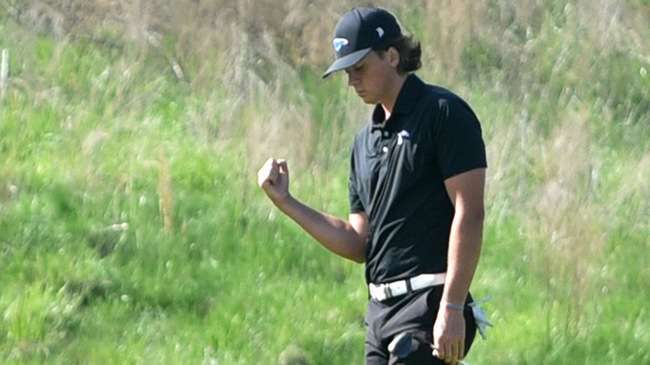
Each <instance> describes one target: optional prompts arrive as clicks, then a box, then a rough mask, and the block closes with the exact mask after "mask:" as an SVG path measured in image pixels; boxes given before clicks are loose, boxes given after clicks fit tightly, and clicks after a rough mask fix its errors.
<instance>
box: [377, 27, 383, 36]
mask: <svg viewBox="0 0 650 365" xmlns="http://www.w3.org/2000/svg"><path fill="white" fill-rule="evenodd" d="M375 30H376V31H377V34H379V38H381V37H383V36H384V30H383V29H381V27H377V29H375Z"/></svg>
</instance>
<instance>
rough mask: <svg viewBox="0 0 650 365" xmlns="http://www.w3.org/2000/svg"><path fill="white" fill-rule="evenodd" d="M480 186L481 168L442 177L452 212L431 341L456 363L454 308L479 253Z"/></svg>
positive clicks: (458, 314) (458, 330)
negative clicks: (441, 290) (438, 302)
mask: <svg viewBox="0 0 650 365" xmlns="http://www.w3.org/2000/svg"><path fill="white" fill-rule="evenodd" d="M484 186H485V169H475V170H471V171H467V172H465V173H462V174H459V175H456V176H454V177H451V178H449V179H447V180H445V187H446V188H447V193H448V194H449V199H451V202H452V203H453V205H454V210H455V212H454V219H453V221H452V223H451V232H450V234H449V251H448V253H447V255H448V256H447V279H446V281H445V287H444V291H443V294H442V300H441V302H440V309H439V310H438V315H437V317H436V322H435V324H434V327H433V342H434V347H435V350H434V355H435V356H438V357H439V358H441V359H443V360H444V361H445V362H446V363H448V364H456V362H457V361H458V360H460V359H462V358H463V357H464V356H465V353H464V352H465V351H464V348H465V319H464V317H463V312H462V310H458V308H462V306H463V305H464V304H465V300H466V298H467V293H468V291H469V286H470V284H471V282H472V278H473V277H474V272H475V271H476V266H477V264H478V259H479V255H480V252H481V241H482V238H483V217H484V206H483V189H484ZM447 304H450V305H449V306H448V305H447Z"/></svg>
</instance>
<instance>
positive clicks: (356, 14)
mask: <svg viewBox="0 0 650 365" xmlns="http://www.w3.org/2000/svg"><path fill="white" fill-rule="evenodd" d="M401 35H402V30H401V29H400V26H399V24H398V23H397V19H395V16H393V14H391V13H389V12H388V11H386V10H384V9H381V8H354V9H352V10H350V11H348V12H347V13H345V14H343V16H342V17H341V20H339V23H338V24H337V25H336V30H335V31H334V40H333V41H332V45H333V46H334V51H335V52H336V60H335V61H334V63H332V64H331V65H330V67H329V68H328V69H327V71H325V73H324V74H323V78H326V77H327V76H329V75H330V74H332V73H334V72H336V71H340V70H343V69H346V68H348V67H351V66H353V65H354V64H356V63H357V62H359V61H361V60H362V59H363V58H364V57H365V56H366V55H367V54H368V53H370V51H372V50H373V49H374V50H376V49H380V48H382V47H385V46H387V45H388V43H390V42H391V41H393V40H395V39H396V38H398V37H400V36H401Z"/></svg>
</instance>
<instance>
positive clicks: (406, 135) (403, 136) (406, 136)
mask: <svg viewBox="0 0 650 365" xmlns="http://www.w3.org/2000/svg"><path fill="white" fill-rule="evenodd" d="M409 138H411V135H410V134H409V132H407V131H406V130H402V131H401V132H399V133H398V134H397V145H398V146H401V145H402V143H404V140H405V139H409Z"/></svg>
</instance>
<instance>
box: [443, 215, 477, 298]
mask: <svg viewBox="0 0 650 365" xmlns="http://www.w3.org/2000/svg"><path fill="white" fill-rule="evenodd" d="M482 239H483V212H479V213H476V214H473V215H465V214H462V213H457V214H456V215H455V216H454V220H453V222H452V225H451V232H450V235H449V251H448V256H447V279H446V281H445V289H444V292H443V296H442V301H445V302H447V303H454V304H463V303H465V299H466V298H467V293H468V291H469V287H470V284H471V282H472V278H473V277H474V272H475V271H476V266H477V264H478V260H479V256H480V253H481V242H482Z"/></svg>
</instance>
